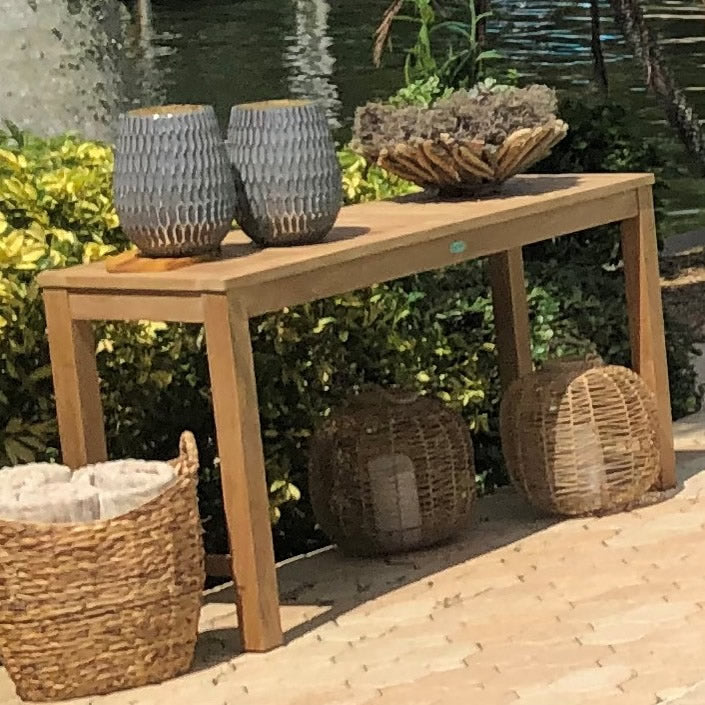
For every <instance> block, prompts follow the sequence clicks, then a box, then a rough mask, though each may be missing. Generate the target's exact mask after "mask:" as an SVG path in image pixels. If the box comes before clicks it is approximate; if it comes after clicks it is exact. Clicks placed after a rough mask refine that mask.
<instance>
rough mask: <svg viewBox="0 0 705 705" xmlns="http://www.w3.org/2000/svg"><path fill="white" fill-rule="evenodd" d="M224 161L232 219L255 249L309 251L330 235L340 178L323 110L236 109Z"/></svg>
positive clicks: (286, 106)
mask: <svg viewBox="0 0 705 705" xmlns="http://www.w3.org/2000/svg"><path fill="white" fill-rule="evenodd" d="M227 146H228V155H229V157H230V163H231V164H232V167H233V176H234V179H235V191H236V203H237V206H236V212H235V218H236V220H237V222H238V224H239V225H240V227H241V228H242V229H243V230H244V231H245V233H246V234H247V235H248V236H249V237H250V238H252V239H253V240H254V241H255V242H256V243H258V244H259V245H265V246H286V245H307V244H312V243H314V242H320V241H321V240H323V239H324V238H325V236H326V235H327V234H328V233H329V232H330V230H331V228H332V227H333V225H334V223H335V219H336V218H337V216H338V213H339V212H340V206H341V204H342V176H341V172H340V165H339V164H338V158H337V155H336V153H335V145H334V143H333V138H332V136H331V133H330V129H329V127H328V121H327V119H326V114H325V110H324V109H323V107H322V106H321V105H319V104H317V103H312V102H309V101H304V100H301V101H285V100H275V101H267V102H264V103H247V104H244V105H236V106H235V107H233V109H232V112H231V114H230V126H229V128H228V140H227Z"/></svg>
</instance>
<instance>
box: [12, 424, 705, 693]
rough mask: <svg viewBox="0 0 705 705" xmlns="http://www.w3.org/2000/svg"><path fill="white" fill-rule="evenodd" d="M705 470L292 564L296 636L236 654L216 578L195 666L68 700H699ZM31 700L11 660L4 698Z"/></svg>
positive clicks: (228, 610) (225, 595) (683, 469)
mask: <svg viewBox="0 0 705 705" xmlns="http://www.w3.org/2000/svg"><path fill="white" fill-rule="evenodd" d="M685 423H690V424H691V426H692V421H687V422H685ZM682 430H684V431H685V430H686V429H685V428H683V429H682ZM694 430H695V429H694V428H692V427H691V428H688V429H687V433H686V434H685V435H687V436H688V437H690V438H692V437H693V433H694ZM703 433H705V431H704V430H703V428H702V426H701V427H700V434H703ZM677 436H678V433H677ZM702 470H705V453H703V452H702V451H700V452H690V453H681V454H680V455H679V471H680V475H681V479H682V481H683V485H682V488H681V491H680V492H679V493H678V494H677V495H676V496H674V497H673V498H671V499H669V500H668V501H666V502H663V503H661V504H658V505H653V506H650V507H646V508H643V509H639V510H638V511H635V512H632V513H624V514H617V515H613V516H607V517H602V518H591V519H580V520H571V521H565V522H561V523H552V522H550V521H547V520H545V519H538V518H537V517H536V516H535V515H533V514H532V512H531V511H530V510H529V509H527V508H526V507H525V506H524V505H523V503H522V502H521V501H520V500H519V499H518V498H517V497H516V496H515V495H514V494H513V493H512V492H511V491H508V490H507V491H503V492H499V493H498V494H496V495H494V496H492V497H489V498H486V499H483V500H481V501H480V502H479V504H478V507H477V509H476V512H475V521H474V523H473V526H471V527H469V529H468V531H467V532H466V534H465V536H464V537H463V538H461V540H459V541H458V542H456V543H454V544H453V545H450V546H446V547H442V548H439V549H436V550H432V551H427V552H424V553H419V554H413V555H410V556H405V557H401V558H396V559H394V560H390V561H387V562H384V561H370V560H350V559H344V558H341V557H340V556H339V555H338V554H337V553H336V552H335V551H333V550H330V551H324V552H320V553H318V554H317V555H313V556H308V557H304V558H301V559H297V560H295V561H292V562H289V563H287V564H284V565H282V566H281V567H280V582H281V589H282V601H283V603H284V606H283V608H282V610H283V619H284V626H285V629H286V630H287V645H286V646H285V647H283V648H281V649H279V650H277V651H274V652H272V653H269V654H264V655H254V654H246V655H244V654H240V655H237V652H238V649H239V645H238V639H237V631H236V629H235V628H234V626H235V622H236V616H235V608H234V605H233V603H232V600H233V594H232V589H231V588H229V587H228V586H224V587H222V588H219V589H216V590H213V591H210V592H209V593H207V594H206V598H205V602H206V604H205V606H204V610H203V615H202V624H201V632H202V634H201V639H200V642H199V645H198V651H197V656H196V663H195V665H194V668H193V670H192V672H191V673H190V674H188V675H187V676H184V677H182V678H179V679H176V680H174V681H171V682H168V683H165V684H163V685H160V686H153V687H148V688H142V689H139V690H133V691H127V692H122V693H116V694H113V695H110V696H106V697H96V698H92V699H83V700H80V701H74V702H76V703H80V704H81V705H88V703H92V704H94V705H158V704H162V703H164V704H167V705H226V704H228V705H236V704H237V705H273V704H274V703H276V705H367V704H368V703H369V705H441V704H443V705H455V704H456V703H457V704H458V705H461V704H462V705H467V704H468V703H473V702H477V703H482V705H504V704H505V703H516V705H598V704H599V705H610V704H611V703H615V705H653V704H655V703H659V702H667V703H673V704H674V705H675V704H677V705H703V703H705V528H704V527H705V472H700V471H702ZM19 702H20V701H19V700H18V699H17V698H16V696H15V695H14V689H13V687H12V684H11V683H10V681H9V679H8V677H7V675H6V674H5V672H4V671H0V705H16V704H17V703H19Z"/></svg>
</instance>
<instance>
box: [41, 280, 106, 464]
mask: <svg viewBox="0 0 705 705" xmlns="http://www.w3.org/2000/svg"><path fill="white" fill-rule="evenodd" d="M44 306H45V310H46V319H47V333H48V338H49V352H50V355H51V368H52V374H53V377H54V393H55V396H56V415H57V419H58V421H59V434H60V436H61V454H62V458H63V462H64V463H65V464H66V465H69V466H70V467H72V468H77V467H80V466H81V465H86V464H87V463H97V462H102V461H104V460H106V459H107V457H108V452H107V448H106V444H105V425H104V420H103V405H102V403H101V401H100V385H99V380H98V369H97V366H96V359H95V336H94V333H93V326H92V323H91V322H90V321H74V320H72V318H71V311H70V308H69V296H68V293H67V292H66V291H64V290H61V289H48V290H46V291H45V292H44Z"/></svg>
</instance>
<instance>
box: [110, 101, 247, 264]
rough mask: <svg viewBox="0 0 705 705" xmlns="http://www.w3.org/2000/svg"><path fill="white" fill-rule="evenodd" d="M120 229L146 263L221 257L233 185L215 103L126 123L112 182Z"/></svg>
mask: <svg viewBox="0 0 705 705" xmlns="http://www.w3.org/2000/svg"><path fill="white" fill-rule="evenodd" d="M113 188H114V192H115V208H116V210H117V213H118V216H119V218H120V223H121V225H122V229H123V230H124V231H125V234H126V235H127V237H129V238H130V240H131V241H132V242H133V243H134V244H135V245H137V247H138V248H139V250H140V253H141V254H142V255H145V256H147V257H186V256H192V255H201V254H209V253H213V252H216V251H217V250H218V249H219V247H220V243H221V242H222V241H223V238H224V237H225V235H226V234H227V232H228V230H229V229H230V227H231V224H232V221H233V218H234V214H235V185H234V183H233V177H232V171H231V169H230V166H229V163H228V158H227V153H226V151H225V143H224V142H223V139H222V137H221V135H220V129H219V127H218V121H217V120H216V117H215V112H214V110H213V108H212V107H211V106H209V105H166V106H160V107H155V108H141V109H139V110H133V111H131V112H129V113H126V114H125V115H122V116H121V117H120V122H119V129H118V137H117V144H116V148H115V176H114V184H113Z"/></svg>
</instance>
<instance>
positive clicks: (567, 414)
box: [500, 360, 660, 516]
mask: <svg viewBox="0 0 705 705" xmlns="http://www.w3.org/2000/svg"><path fill="white" fill-rule="evenodd" d="M500 421H501V433H502V448H503V450H504V456H505V459H506V461H507V468H508V470H509V474H510V477H511V479H512V481H513V483H514V484H515V486H516V487H517V488H518V489H519V491H520V492H522V493H523V494H524V495H525V496H526V498H527V499H528V500H529V502H531V504H533V505H534V506H535V507H537V508H538V509H540V510H542V511H544V512H547V513H550V514H558V515H564V516H577V515H581V514H589V513H594V512H606V511H617V510H621V509H626V508H629V507H630V506H632V505H634V504H635V503H636V502H637V501H638V500H639V499H641V497H642V496H643V495H644V494H645V493H646V492H647V491H648V490H649V489H650V488H651V487H652V486H653V484H654V482H655V480H656V477H657V475H658V471H659V460H660V456H659V449H658V419H657V411H656V401H655V399H654V396H653V393H652V392H651V390H650V389H649V388H648V386H647V385H646V382H644V381H643V380H642V379H641V377H639V376H638V375H637V374H636V373H635V372H633V371H632V370H629V369H627V368H625V367H617V366H613V365H607V366H605V365H603V364H602V363H601V362H599V361H593V362H590V361H575V360H571V361H563V362H562V361H556V362H552V363H549V364H547V365H546V366H545V367H544V368H543V369H542V370H540V371H538V372H534V373H533V374H529V375H526V376H525V377H522V378H521V379H519V380H517V381H516V382H514V384H513V385H512V386H511V387H510V388H509V390H508V391H507V392H506V394H505V395H504V398H503V400H502V405H501V411H500Z"/></svg>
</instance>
